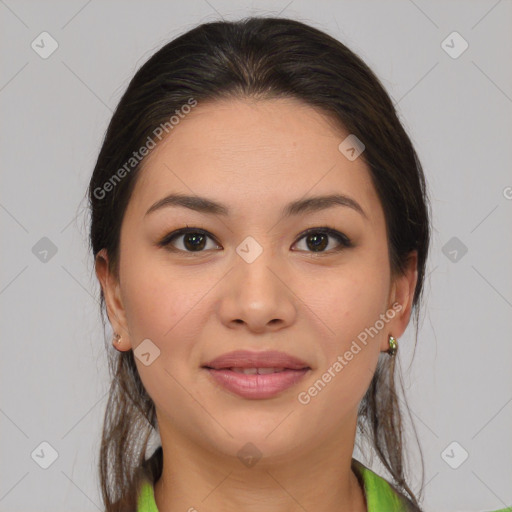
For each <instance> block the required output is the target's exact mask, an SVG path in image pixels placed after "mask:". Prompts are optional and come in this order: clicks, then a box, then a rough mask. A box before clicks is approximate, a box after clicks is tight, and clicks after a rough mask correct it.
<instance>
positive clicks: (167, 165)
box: [129, 98, 380, 216]
mask: <svg viewBox="0 0 512 512" xmlns="http://www.w3.org/2000/svg"><path fill="white" fill-rule="evenodd" d="M348 135H349V133H348V132H346V131H345V130H344V129H343V128H342V127H341V126H340V125H338V124H337V123H335V122H334V121H333V119H332V118H330V117H328V116H326V115H325V114H324V113H323V112H321V111H319V110H318V109H315V108H313V107H311V106H309V105H307V104H305V103H303V102H301V101H299V100H296V99H292V98H286V99H284V98H280V99H271V100H249V99H239V100H222V101H215V102H208V103H204V104H201V103H199V104H198V105H197V106H196V107H195V108H194V109H193V110H192V111H191V112H190V114H187V115H186V116H184V117H183V118H182V119H181V120H180V122H179V123H178V124H177V125H175V126H174V128H173V129H172V131H171V132H170V133H169V135H168V136H167V137H166V138H165V139H163V140H162V142H160V143H159V144H158V145H157V147H156V148H155V149H153V150H152V152H151V153H150V154H149V156H148V157H146V159H145V160H144V162H143V165H142V168H141V169H140V171H139V172H140V173H141V174H140V176H139V180H138V183H137V185H136V187H135V190H134V193H133V196H132V201H131V203H133V204H131V205H130V206H129V207H131V208H132V209H137V210H140V211H141V210H142V209H144V212H143V213H145V211H146V210H147V208H149V207H150V206H151V204H153V203H154V202H155V201H156V200H158V199H160V198H161V197H163V196H165V195H166V194H168V193H171V192H176V191H179V192H182V193H186V194H191V195H194V194H196V195H200V196H206V197H209V198H212V199H214V200H216V201H218V202H222V203H225V204H228V205H230V206H232V208H230V209H231V210H234V211H237V210H239V211H243V209H244V208H247V207H248V206H250V207H254V204H258V205H259V207H261V206H265V208H266V207H267V206H268V207H269V208H274V206H275V207H276V208H281V206H282V205H283V204H284V203H288V202H290V201H292V200H296V199H299V198H302V197H304V196H309V195H321V194H332V193H341V194H345V195H349V196H351V197H353V198H354V199H356V200H357V201H358V202H359V203H360V204H361V206H362V207H363V209H364V210H365V211H366V212H367V213H368V214H369V216H372V215H378V214H379V212H378V211H376V210H378V209H379V208H380V205H379V201H378V197H377V195H376V192H375V190H374V187H373V184H372V182H371V179H370V175H369V172H368V168H367V165H366V163H365V162H364V161H363V159H362V158H357V159H356V160H354V161H350V160H348V159H347V158H346V157H345V156H344V155H343V154H342V153H341V152H340V151H339V149H338V146H339V144H340V143H341V142H342V141H343V140H344V139H345V138H346V137H347V136H348Z"/></svg>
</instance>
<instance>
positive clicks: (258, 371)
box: [230, 368, 284, 375]
mask: <svg viewBox="0 0 512 512" xmlns="http://www.w3.org/2000/svg"><path fill="white" fill-rule="evenodd" d="M230 370H232V371H234V372H236V373H245V375H256V374H259V375H264V374H267V373H277V372H282V371H283V370H284V368H230Z"/></svg>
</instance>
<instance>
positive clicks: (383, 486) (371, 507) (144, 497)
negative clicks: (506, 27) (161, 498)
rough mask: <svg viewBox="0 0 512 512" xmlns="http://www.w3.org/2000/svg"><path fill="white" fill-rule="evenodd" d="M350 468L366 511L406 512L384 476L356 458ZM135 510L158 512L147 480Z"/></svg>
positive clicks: (402, 502)
mask: <svg viewBox="0 0 512 512" xmlns="http://www.w3.org/2000/svg"><path fill="white" fill-rule="evenodd" d="M352 468H353V469H354V471H355V472H356V474H357V475H359V476H360V477H361V480H362V482H363V486H364V494H365V496H366V504H367V512H406V508H405V505H404V501H403V499H402V498H401V497H400V496H399V495H398V494H397V493H396V491H394V490H393V489H392V487H391V486H390V485H389V483H388V482H387V481H386V480H385V479H384V478H382V477H380V476H379V475H377V474H376V473H374V472H373V471H372V470H371V469H369V468H367V467H366V466H364V465H363V464H362V463H361V462H359V461H358V460H356V459H352ZM137 512H158V509H157V507H156V503H155V495H154V492H153V485H152V484H151V482H149V481H148V480H146V481H144V483H143V484H142V486H141V490H140V494H139V501H138V506H137Z"/></svg>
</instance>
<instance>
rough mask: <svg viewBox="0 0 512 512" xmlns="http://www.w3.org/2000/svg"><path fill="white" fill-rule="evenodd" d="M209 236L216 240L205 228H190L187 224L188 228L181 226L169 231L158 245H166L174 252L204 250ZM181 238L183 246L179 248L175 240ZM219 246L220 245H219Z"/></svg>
mask: <svg viewBox="0 0 512 512" xmlns="http://www.w3.org/2000/svg"><path fill="white" fill-rule="evenodd" d="M207 238H210V240H213V241H215V239H214V238H213V236H212V235H210V234H209V233H208V232H207V231H205V230H204V229H201V228H190V227H188V226H187V227H186V228H181V229H178V230H176V231H173V232H172V233H169V234H168V235H166V236H165V237H164V238H163V239H162V240H161V241H160V242H159V243H158V245H159V246H160V247H166V248H167V249H168V250H170V251H173V252H183V253H194V252H204V250H205V245H206V239H207ZM179 239H182V240H181V241H180V243H181V246H182V247H183V248H179V247H178V248H177V247H175V246H174V245H173V244H174V242H175V241H176V240H179ZM217 247H219V246H218V245H217ZM207 249H208V248H207ZM210 249H211V248H210Z"/></svg>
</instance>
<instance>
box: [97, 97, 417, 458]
mask: <svg viewBox="0 0 512 512" xmlns="http://www.w3.org/2000/svg"><path fill="white" fill-rule="evenodd" d="M348 135H349V134H348V132H344V131H343V130H342V129H340V128H338V127H336V126H335V125H334V124H333V122H332V121H331V122H330V121H329V120H328V119H327V118H326V117H325V116H324V115H323V114H322V113H321V112H319V111H317V110H315V109H313V108H312V107H310V106H307V105H305V104H303V103H301V102H299V101H298V100H293V99H274V100H264V101H250V100H236V101H235V100H230V101H227V100H226V101H222V102H214V103H207V104H199V105H198V106H197V107H196V108H195V109H194V110H193V111H192V112H191V113H190V114H189V115H188V116H187V117H186V118H185V119H183V120H182V121H180V124H179V125H177V126H175V127H174V129H173V131H172V132H171V134H170V136H169V137H167V139H165V140H164V141H163V142H162V143H160V145H159V146H157V147H156V148H155V149H154V150H153V152H152V153H151V154H150V156H149V157H148V158H147V159H146V160H145V162H144V166H143V168H142V169H141V171H140V172H141V174H140V176H139V180H138V182H137V184H136V186H135V189H134V192H133V195H132V197H131V199H130V203H129V205H128V207H127V210H126V213H125V216H124V219H123V224H122V229H121V238H120V262H119V280H116V279H114V277H113V276H112V275H111V274H108V271H107V270H106V266H105V265H101V264H100V263H98V264H97V273H98V276H99V278H100V280H101V282H102V285H103V288H104V291H105V295H106V300H107V307H108V311H109V318H110V320H111V322H112V324H113V328H114V329H115V330H116V331H117V332H119V333H121V334H122V335H123V340H124V342H123V343H124V345H123V350H130V349H132V350H134V351H135V353H136V355H137V354H138V351H137V347H138V346H139V345H140V344H141V342H143V340H150V341H149V342H148V341H145V343H146V345H144V346H141V347H143V348H144V350H143V352H148V353H149V354H150V355H149V356H146V360H147V361H151V362H150V364H148V365H146V364H144V362H143V361H141V359H139V357H136V358H135V360H136V363H137V368H138V371H139V373H140V377H141V379H142V381H143V383H144V386H145V388H146V390H147V392H148V393H149V395H150V396H151V398H152V400H153V401H154V403H155V406H156V410H157V417H158V424H159V429H160V434H161V436H162V440H163V436H167V435H168V436H169V438H171V436H172V438H174V439H180V440H182V441H183V440H187V441H190V442H191V443H193V444H194V445H195V446H201V447H203V448H205V449H208V450H209V451H210V452H212V451H213V452H215V453H218V454H219V455H226V456H233V455H236V454H237V453H238V451H239V450H240V449H241V447H242V446H244V445H245V444H246V443H247V442H252V443H253V444H254V445H255V446H256V447H257V448H258V449H259V450H260V451H261V452H262V453H264V454H265V455H267V456H269V457H285V456H288V455H290V454H294V455H295V456H299V455H301V454H303V453H304V452H305V451H308V450H313V449H317V448H318V447H320V446H321V445H322V444H323V445H324V446H325V445H326V443H330V445H331V446H334V445H341V444H342V443H344V442H346V435H347V433H351V432H353V429H354V428H355V421H356V418H357V408H358V405H359V402H360V400H361V399H362V397H363V396H364V394H365V392H366V390H367V388H368V386H369V383H370V381H371V379H372V375H373V373H374V371H375V367H376V364H377V359H378V356H379V353H380V352H381V351H385V350H387V348H388V336H389V335H390V334H392V335H393V336H394V337H395V338H398V337H399V336H400V335H401V334H402V333H403V331H404V330H405V328H406V326H407V323H408V320H409V314H410V306H411V300H412V293H413V290H414V286H415V284H416V273H415V271H414V269H415V261H414V260H413V265H412V266H411V270H410V272H409V273H408V274H406V275H404V276H401V277H399V278H396V279H392V277H391V273H390V262H389V258H388V242H387V234H386V225H385V218H384V212H383V210H382V207H381V204H380V201H379V199H378V196H377V193H376V191H375V189H374V187H373V184H372V182H371V179H370V174H369V172H368V168H367V166H366V164H365V163H364V162H363V160H362V158H356V159H355V160H353V161H350V160H349V159H347V158H346V157H345V156H344V154H342V153H341V152H340V150H339V149H338V146H339V144H340V143H341V142H342V141H343V140H344V139H345V138H346V137H347V136H348ZM170 194H182V195H188V196H193V197H194V198H196V199H197V198H198V197H202V198H206V199H208V200H209V201H212V202H215V203H219V204H220V205H222V207H223V209H222V208H221V209H217V210H216V211H213V212H212V211H206V209H203V210H200V209H199V210H197V209H193V208H187V207H185V206H183V205H177V204H171V202H170V201H169V202H168V203H167V204H166V205H165V204H164V205H160V207H154V208H153V209H152V211H150V212H149V213H148V210H150V209H151V207H152V206H153V205H155V204H156V203H158V202H159V201H160V200H162V199H163V198H165V197H166V196H168V195H170ZM334 194H337V195H340V196H345V197H346V198H349V200H351V201H352V203H350V204H348V205H347V204H340V203H339V202H338V203H336V202H332V203H330V204H329V205H327V203H324V206H326V205H327V207H324V208H320V207H319V205H320V206H321V203H310V205H309V207H303V208H294V209H293V210H292V211H291V212H290V211H287V206H288V205H289V204H290V203H294V202H297V201H303V200H306V199H311V198H313V197H318V196H330V195H334ZM345 202H347V201H345ZM191 205H192V203H191V202H189V206H191ZM184 228H186V229H188V231H186V232H183V231H181V232H179V233H176V231H177V230H182V229H184ZM103 256H104V257H105V259H104V260H103V262H104V261H106V259H107V256H108V255H106V254H103ZM393 304H395V306H394V307H393ZM139 350H142V349H139ZM234 350H248V351H252V352H265V351H269V350H277V351H280V352H285V353H287V354H289V355H292V356H295V357H296V358H299V359H300V360H302V361H303V362H305V363H306V365H307V367H308V368H309V369H308V370H306V371H305V372H302V374H301V376H300V379H299V380H298V381H297V382H295V384H293V385H291V386H289V387H287V388H285V389H282V390H281V391H278V392H275V393H274V394H273V395H272V396H266V397H263V398H262V397H257V396H256V395H253V396H241V395H240V394H239V393H237V392H235V391H233V390H232V389H227V388H225V387H224V386H223V385H221V384H220V383H219V382H218V381H217V380H216V379H214V378H213V376H212V372H211V371H209V370H208V369H206V368H204V365H205V364H206V363H208V362H209V361H211V360H212V359H214V358H217V357H218V356H221V355H222V354H225V353H227V352H231V351H234ZM147 361H146V362H147ZM289 371H291V370H289ZM289 371H288V372H289ZM295 375H298V373H297V372H295ZM249 377H250V378H254V376H249ZM263 377H265V376H263ZM242 378H245V377H242ZM349 438H350V436H349ZM352 441H353V440H352ZM290 456H291V455H290Z"/></svg>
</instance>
